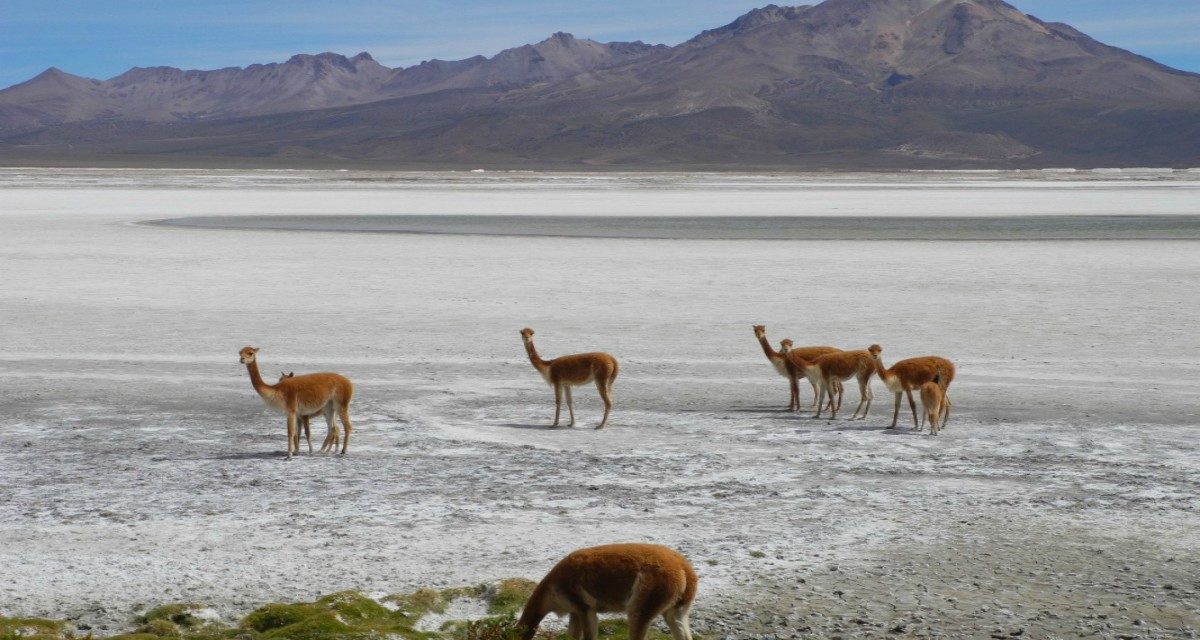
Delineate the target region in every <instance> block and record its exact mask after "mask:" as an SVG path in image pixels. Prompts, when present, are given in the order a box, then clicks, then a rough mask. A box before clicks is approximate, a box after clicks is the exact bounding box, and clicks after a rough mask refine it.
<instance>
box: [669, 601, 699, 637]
mask: <svg viewBox="0 0 1200 640" xmlns="http://www.w3.org/2000/svg"><path fill="white" fill-rule="evenodd" d="M663 620H665V621H666V623H667V628H668V629H670V630H671V639H672V640H692V629H691V625H689V624H688V607H687V606H679V607H673V608H671V609H667V610H666V611H664V612H663Z"/></svg>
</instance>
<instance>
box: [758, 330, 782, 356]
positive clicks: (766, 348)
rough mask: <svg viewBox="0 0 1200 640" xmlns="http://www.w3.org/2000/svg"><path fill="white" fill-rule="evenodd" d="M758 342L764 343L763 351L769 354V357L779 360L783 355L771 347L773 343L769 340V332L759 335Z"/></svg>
mask: <svg viewBox="0 0 1200 640" xmlns="http://www.w3.org/2000/svg"><path fill="white" fill-rule="evenodd" d="M758 343H759V344H761V345H762V350H763V353H765V354H767V357H768V358H770V359H771V360H778V359H780V358H782V357H783V356H782V355H780V353H779V352H778V351H776V350H774V349H772V348H771V343H770V342H767V334H765V333H764V334H762V335H760V336H758Z"/></svg>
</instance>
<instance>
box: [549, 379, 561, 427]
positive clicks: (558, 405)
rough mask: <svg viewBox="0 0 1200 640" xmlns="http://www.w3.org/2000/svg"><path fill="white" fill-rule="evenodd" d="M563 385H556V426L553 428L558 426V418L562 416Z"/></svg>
mask: <svg viewBox="0 0 1200 640" xmlns="http://www.w3.org/2000/svg"><path fill="white" fill-rule="evenodd" d="M562 387H563V386H562V385H561V384H556V385H554V424H552V425H550V426H552V427H557V426H558V416H559V415H561V414H562V392H563V390H562Z"/></svg>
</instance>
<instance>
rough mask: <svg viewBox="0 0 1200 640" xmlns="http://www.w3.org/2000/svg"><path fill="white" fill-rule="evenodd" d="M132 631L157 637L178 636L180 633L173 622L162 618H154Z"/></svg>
mask: <svg viewBox="0 0 1200 640" xmlns="http://www.w3.org/2000/svg"><path fill="white" fill-rule="evenodd" d="M134 633H139V634H147V635H152V636H155V637H158V638H178V637H179V636H181V635H182V633H180V631H179V627H178V626H176V625H175V623H174V622H171V621H170V620H167V619H164V618H155V619H153V620H150V621H149V622H147V623H146V624H143V625H142V626H140V627H138V628H137V631H134Z"/></svg>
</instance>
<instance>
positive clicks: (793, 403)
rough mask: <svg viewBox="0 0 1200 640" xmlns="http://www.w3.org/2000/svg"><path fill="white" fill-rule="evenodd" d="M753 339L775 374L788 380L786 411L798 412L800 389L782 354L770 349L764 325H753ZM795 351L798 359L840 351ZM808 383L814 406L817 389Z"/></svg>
mask: <svg viewBox="0 0 1200 640" xmlns="http://www.w3.org/2000/svg"><path fill="white" fill-rule="evenodd" d="M754 337H756V338H758V344H759V345H761V346H762V350H763V354H765V355H766V356H767V360H768V361H770V363H771V366H772V367H774V368H775V372H776V373H778V374H779V375H781V376H783V377H785V378H787V379H788V387H789V388H790V390H791V395H792V397H791V399H790V400H789V401H788V409H790V410H792V411H799V410H800V388H799V387H798V386H797V385H796V380H795V379H794V376H792V375H791V374H789V373H788V366H787V360H786V358H785V357H784V353H783V352H782V351H776V350H774V349H772V348H771V343H770V342H768V341H767V327H766V326H765V325H761V324H756V325H754ZM783 342H784V343H787V345H788V347H791V345H792V341H791V340H784V341H783ZM781 346H782V343H781ZM795 351H796V352H797V353H798V355H799V356H800V357H804V358H815V357H817V356H820V355H824V354H826V353H836V352H838V351H841V349H838V348H835V347H800V348H799V349H795ZM809 382H810V383H811V384H812V389H813V404H814V405H815V404H816V402H817V390H818V389H819V387H818V385H817V383H816V382H815V381H813V380H809Z"/></svg>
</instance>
